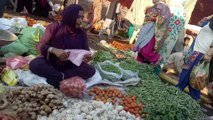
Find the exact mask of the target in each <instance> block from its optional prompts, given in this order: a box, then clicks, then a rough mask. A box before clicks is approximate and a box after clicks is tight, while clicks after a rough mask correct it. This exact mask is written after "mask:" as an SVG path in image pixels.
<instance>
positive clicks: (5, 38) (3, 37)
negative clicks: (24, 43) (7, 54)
mask: <svg viewBox="0 0 213 120" xmlns="http://www.w3.org/2000/svg"><path fill="white" fill-rule="evenodd" d="M17 39H18V38H17V36H16V35H15V34H13V33H11V32H9V31H6V30H0V47H1V46H4V45H8V44H10V43H12V42H14V41H15V40H17Z"/></svg>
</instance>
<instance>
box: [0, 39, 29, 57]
mask: <svg viewBox="0 0 213 120" xmlns="http://www.w3.org/2000/svg"><path fill="white" fill-rule="evenodd" d="M0 51H1V52H2V53H3V54H4V56H5V57H8V56H10V57H11V56H16V55H23V54H25V53H27V52H28V51H29V49H28V48H27V47H26V46H24V45H23V44H22V43H21V42H20V41H19V40H16V41H15V42H13V43H11V44H8V45H6V46H3V47H1V48H0Z"/></svg>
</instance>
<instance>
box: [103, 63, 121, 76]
mask: <svg viewBox="0 0 213 120" xmlns="http://www.w3.org/2000/svg"><path fill="white" fill-rule="evenodd" d="M101 68H102V69H103V70H104V71H107V72H112V73H116V74H121V71H120V70H119V69H118V68H117V67H115V66H113V65H110V64H108V65H102V66H101Z"/></svg>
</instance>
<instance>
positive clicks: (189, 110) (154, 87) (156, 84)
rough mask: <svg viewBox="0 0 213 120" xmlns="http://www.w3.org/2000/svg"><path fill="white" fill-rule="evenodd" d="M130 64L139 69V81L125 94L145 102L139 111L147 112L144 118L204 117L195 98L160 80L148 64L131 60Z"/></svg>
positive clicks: (197, 119)
mask: <svg viewBox="0 0 213 120" xmlns="http://www.w3.org/2000/svg"><path fill="white" fill-rule="evenodd" d="M132 61H134V60H132ZM132 66H134V67H135V69H136V70H139V77H140V78H141V81H140V82H139V84H138V85H137V86H133V87H127V94H129V95H135V96H137V98H138V99H137V100H138V102H140V103H143V104H145V108H144V109H143V110H142V111H141V112H143V113H148V114H149V116H148V117H147V118H146V120H203V119H204V117H205V115H204V113H203V112H202V111H201V108H200V105H199V104H198V103H197V102H196V101H195V100H193V99H192V98H191V97H190V96H189V95H187V94H185V93H184V92H182V91H180V90H179V89H177V88H175V87H173V86H168V85H165V84H164V83H163V82H161V81H160V78H159V77H158V76H157V75H155V74H153V70H152V68H151V67H150V66H149V65H147V64H139V63H137V62H135V63H133V62H132ZM131 69H133V68H131Z"/></svg>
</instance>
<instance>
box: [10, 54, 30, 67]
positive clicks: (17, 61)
mask: <svg viewBox="0 0 213 120" xmlns="http://www.w3.org/2000/svg"><path fill="white" fill-rule="evenodd" d="M28 63H29V60H28V59H27V58H24V57H21V56H18V57H11V58H8V59H7V60H6V65H7V67H9V68H11V69H12V70H15V69H18V68H25V67H26V66H28Z"/></svg>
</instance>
